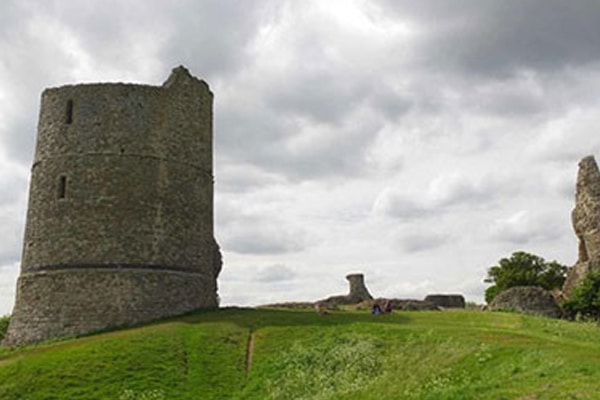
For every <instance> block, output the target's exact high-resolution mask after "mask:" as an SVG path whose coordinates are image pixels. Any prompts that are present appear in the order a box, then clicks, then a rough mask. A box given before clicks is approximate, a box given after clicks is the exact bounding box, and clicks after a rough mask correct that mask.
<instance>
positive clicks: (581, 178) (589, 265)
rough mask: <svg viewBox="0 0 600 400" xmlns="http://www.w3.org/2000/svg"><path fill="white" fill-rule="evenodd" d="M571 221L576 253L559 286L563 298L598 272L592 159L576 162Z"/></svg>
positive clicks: (599, 175) (597, 191) (597, 183)
mask: <svg viewBox="0 0 600 400" xmlns="http://www.w3.org/2000/svg"><path fill="white" fill-rule="evenodd" d="M571 218H572V222H573V229H574V230H575V234H576V235H577V238H578V239H579V254H578V258H577V263H576V264H575V265H574V266H573V268H571V270H570V271H569V274H568V275H567V280H566V281H565V284H564V286H563V295H564V296H565V297H567V298H568V297H569V295H570V294H571V292H572V291H573V289H574V288H575V287H577V286H578V285H579V284H580V283H581V281H582V280H583V279H584V278H585V276H586V275H587V274H588V273H589V272H591V271H598V270H600V171H599V170H598V165H597V164H596V160H595V159H594V157H593V156H588V157H585V158H584V159H582V160H581V161H580V162H579V172H578V174H577V189H576V195H575V209H574V210H573V212H572V214H571Z"/></svg>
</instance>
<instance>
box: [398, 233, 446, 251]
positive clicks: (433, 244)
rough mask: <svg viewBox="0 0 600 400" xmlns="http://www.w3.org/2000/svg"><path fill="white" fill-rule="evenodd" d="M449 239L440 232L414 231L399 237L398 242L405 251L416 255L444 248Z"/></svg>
mask: <svg viewBox="0 0 600 400" xmlns="http://www.w3.org/2000/svg"><path fill="white" fill-rule="evenodd" d="M448 239H449V238H448V236H447V235H444V234H441V233H438V232H425V231H417V232H414V231H413V232H408V233H404V234H401V235H398V236H397V238H396V242H397V243H398V244H399V246H400V248H401V249H402V250H403V251H405V252H407V253H416V252H421V251H426V250H432V249H435V248H438V247H440V246H443V245H444V244H445V243H446V242H447V241H448Z"/></svg>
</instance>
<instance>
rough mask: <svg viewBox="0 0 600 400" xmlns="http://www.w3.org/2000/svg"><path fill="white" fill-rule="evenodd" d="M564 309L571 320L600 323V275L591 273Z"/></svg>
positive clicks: (566, 302) (574, 291)
mask: <svg viewBox="0 0 600 400" xmlns="http://www.w3.org/2000/svg"><path fill="white" fill-rule="evenodd" d="M562 307H563V310H564V312H565V315H566V316H567V318H569V319H575V318H580V319H583V320H594V321H600V273H598V272H592V273H589V274H588V275H587V276H586V277H585V278H584V279H583V282H581V285H579V286H577V287H576V288H575V289H574V290H573V293H572V294H571V298H570V299H569V300H567V301H565V302H564V303H563V304H562Z"/></svg>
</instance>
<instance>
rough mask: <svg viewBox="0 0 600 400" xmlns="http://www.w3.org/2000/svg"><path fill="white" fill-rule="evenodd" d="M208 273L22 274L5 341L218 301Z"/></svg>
mask: <svg viewBox="0 0 600 400" xmlns="http://www.w3.org/2000/svg"><path fill="white" fill-rule="evenodd" d="M215 291H216V286H215V280H214V278H213V277H212V276H205V275H201V274H189V273H181V272H173V271H153V270H144V269H138V270H135V269H124V270H120V271H118V272H116V271H114V270H112V269H102V268H98V269H92V268H87V269H80V270H73V269H71V270H67V271H64V270H63V271H53V272H41V273H35V274H24V275H21V277H20V278H19V283H18V286H17V304H16V305H15V313H14V314H13V316H12V318H11V321H10V329H9V330H8V332H7V336H6V338H5V341H4V344H6V345H15V344H22V343H33V342H39V341H42V340H46V339H49V338H52V337H57V336H73V335H80V334H84V333H88V332H93V331H98V330H102V329H107V328H113V327H118V326H131V325H135V324H139V323H142V322H148V321H152V320H155V319H159V318H164V317H169V316H173V315H180V314H184V313H186V312H189V311H192V310H195V309H198V308H210V307H217V303H216V298H215V296H214V293H215Z"/></svg>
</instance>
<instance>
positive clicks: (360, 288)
mask: <svg viewBox="0 0 600 400" xmlns="http://www.w3.org/2000/svg"><path fill="white" fill-rule="evenodd" d="M346 279H347V280H348V282H349V283H350V293H348V294H347V295H343V296H331V297H328V298H326V299H324V300H320V301H318V302H317V303H318V304H324V305H327V306H328V307H330V308H335V307H337V306H338V305H342V304H358V303H361V302H363V301H365V300H373V296H371V293H369V290H368V289H367V287H366V286H365V276H364V275H363V274H350V275H347V276H346Z"/></svg>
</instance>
